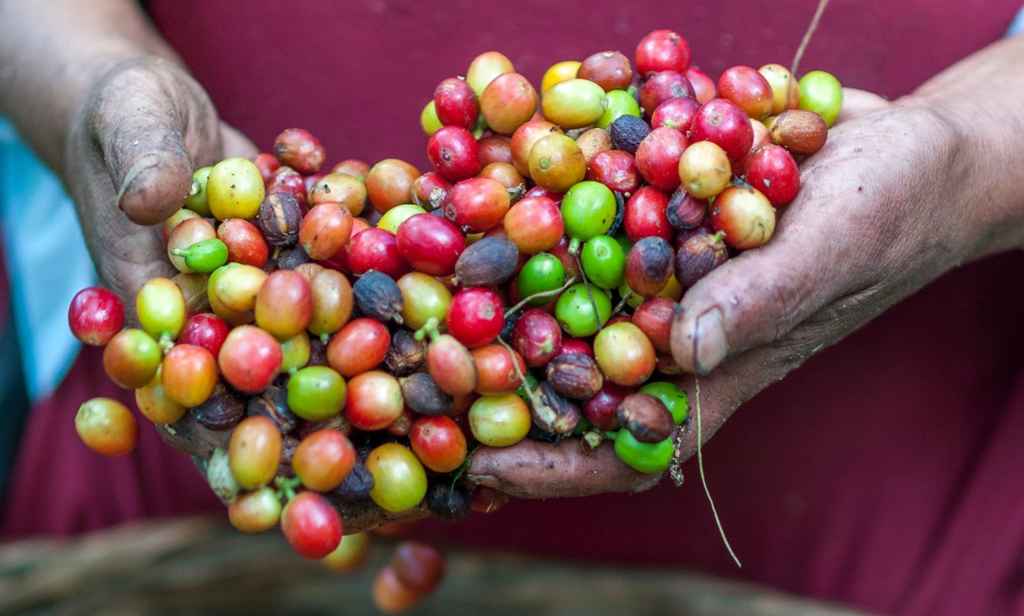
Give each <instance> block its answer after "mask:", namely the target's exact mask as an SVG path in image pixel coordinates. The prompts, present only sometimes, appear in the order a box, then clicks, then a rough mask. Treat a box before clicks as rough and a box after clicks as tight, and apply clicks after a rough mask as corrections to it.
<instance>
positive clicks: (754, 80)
mask: <svg viewBox="0 0 1024 616" xmlns="http://www.w3.org/2000/svg"><path fill="white" fill-rule="evenodd" d="M718 95H719V96H721V97H722V98H724V99H727V100H730V101H732V102H734V103H736V105H738V106H739V108H740V109H742V110H743V111H744V112H745V113H746V114H747V115H748V116H750V117H752V118H754V119H755V120H761V119H764V118H766V117H767V116H768V114H770V113H772V108H773V106H774V92H773V91H772V86H771V84H769V83H768V80H767V79H765V78H764V76H763V75H762V74H761V73H759V72H758V71H756V70H754V69H753V68H752V67H749V66H733V67H730V68H727V69H725V71H724V72H723V73H722V76H721V77H719V78H718Z"/></svg>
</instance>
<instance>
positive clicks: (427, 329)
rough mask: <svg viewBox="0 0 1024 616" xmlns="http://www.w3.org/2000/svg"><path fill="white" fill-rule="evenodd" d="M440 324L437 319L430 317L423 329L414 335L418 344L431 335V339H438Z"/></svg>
mask: <svg viewBox="0 0 1024 616" xmlns="http://www.w3.org/2000/svg"><path fill="white" fill-rule="evenodd" d="M440 324H441V322H440V321H439V320H438V319H437V317H430V318H429V319H427V322H426V323H424V324H423V327H421V328H419V329H417V330H416V333H414V334H413V335H412V337H413V338H414V339H415V340H416V341H417V342H420V341H422V340H423V339H424V338H426V337H427V335H428V334H429V335H430V339H431V340H433V339H434V338H437V326H438V325H440Z"/></svg>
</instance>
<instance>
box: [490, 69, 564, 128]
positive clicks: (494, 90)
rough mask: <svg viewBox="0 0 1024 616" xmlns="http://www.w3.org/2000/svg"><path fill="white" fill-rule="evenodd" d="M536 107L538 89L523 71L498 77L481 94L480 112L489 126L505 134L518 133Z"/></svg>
mask: <svg viewBox="0 0 1024 616" xmlns="http://www.w3.org/2000/svg"><path fill="white" fill-rule="evenodd" d="M536 109H537V91H536V90H534V89H533V86H532V85H531V84H530V81H529V80H528V79H527V78H526V77H523V76H522V75H520V74H519V73H512V72H506V73H504V74H502V75H499V76H497V77H495V78H494V80H493V81H491V82H490V83H489V84H488V85H487V87H486V88H485V89H484V91H483V93H482V94H481V95H480V113H481V114H482V115H483V117H484V120H485V121H486V122H487V126H489V127H490V128H491V130H493V131H494V132H496V133H498V134H501V135H511V134H512V133H514V132H515V130H516V129H517V128H519V127H520V126H522V125H523V124H525V123H526V122H527V121H528V120H529V119H530V118H531V117H532V116H533V113H534V111H535V110H536ZM556 123H557V122H556Z"/></svg>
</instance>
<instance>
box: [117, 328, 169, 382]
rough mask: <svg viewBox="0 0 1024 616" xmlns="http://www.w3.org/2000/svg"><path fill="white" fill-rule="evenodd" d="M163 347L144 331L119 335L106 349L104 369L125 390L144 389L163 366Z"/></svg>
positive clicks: (126, 331)
mask: <svg viewBox="0 0 1024 616" xmlns="http://www.w3.org/2000/svg"><path fill="white" fill-rule="evenodd" d="M160 359H161V357H160V346H159V345H158V344H157V342H156V341H155V340H153V338H151V337H150V336H149V334H147V333H146V332H144V331H142V330H141V329H124V330H121V331H120V332H118V333H117V334H116V335H115V336H114V337H113V338H111V339H110V342H108V343H107V347H106V348H105V349H103V369H104V371H106V373H107V376H109V377H110V380H112V381H114V383H115V384H117V385H118V386H120V387H122V388H124V389H136V388H138V387H144V386H145V385H146V384H147V383H149V382H150V381H151V380H152V379H153V375H155V374H156V371H157V368H158V367H159V366H160Z"/></svg>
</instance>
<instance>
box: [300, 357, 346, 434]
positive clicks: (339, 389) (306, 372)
mask: <svg viewBox="0 0 1024 616" xmlns="http://www.w3.org/2000/svg"><path fill="white" fill-rule="evenodd" d="M345 400H346V387H345V379H344V378H342V377H341V375H340V374H338V373H337V372H335V371H334V370H332V369H331V368H328V367H327V366H308V367H306V368H303V369H301V370H299V371H297V372H296V373H295V374H293V375H292V377H291V378H290V379H288V408H290V409H291V410H292V412H293V413H295V414H296V415H298V416H299V417H301V418H303V419H306V420H308V421H323V420H325V419H329V418H331V417H334V416H335V415H337V414H338V413H340V412H341V409H342V407H344V406H345Z"/></svg>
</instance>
